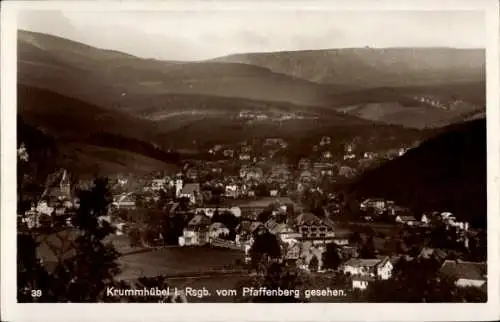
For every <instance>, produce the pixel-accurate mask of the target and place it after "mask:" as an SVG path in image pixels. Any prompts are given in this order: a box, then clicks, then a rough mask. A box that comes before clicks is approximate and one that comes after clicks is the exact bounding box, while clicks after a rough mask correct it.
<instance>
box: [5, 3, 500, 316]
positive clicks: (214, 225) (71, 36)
mask: <svg viewBox="0 0 500 322" xmlns="http://www.w3.org/2000/svg"><path fill="white" fill-rule="evenodd" d="M20 2H22V1H20ZM43 2H44V1H42V2H41V3H42V4H43ZM437 2H439V1H437ZM27 3H29V2H27ZM49 3H54V2H51V1H49ZM104 3H107V5H104V6H103V8H104V9H102V8H99V7H98V6H95V5H94V6H93V5H92V4H89V5H88V8H86V7H85V5H84V4H81V3H80V5H79V6H76V7H71V6H68V5H66V6H64V5H62V4H60V5H59V6H56V5H52V6H49V7H43V8H42V7H40V8H37V6H36V5H34V4H33V5H28V4H26V5H25V6H23V7H20V6H18V8H17V12H16V14H15V19H13V20H9V21H13V23H15V25H14V26H11V27H10V29H11V30H14V32H15V35H13V36H12V37H11V39H14V41H15V42H12V43H9V44H8V45H7V46H12V47H15V49H13V50H15V59H16V61H15V62H12V64H14V65H13V66H14V67H11V69H12V70H13V71H14V73H15V76H12V78H10V79H15V85H12V86H13V87H10V88H13V90H14V91H15V93H10V96H11V97H14V100H13V101H12V102H13V103H12V104H9V107H8V108H9V109H10V110H12V111H13V112H12V113H13V114H15V118H16V119H12V120H10V123H11V124H10V126H12V131H13V133H12V134H10V136H12V138H15V140H14V141H13V142H15V147H16V150H17V155H16V160H15V163H16V164H15V165H12V168H11V170H5V171H11V172H12V173H14V172H15V180H16V182H12V183H11V184H10V185H8V187H9V189H10V190H13V189H14V188H13V187H17V190H16V193H17V200H16V201H12V203H13V205H12V208H9V209H10V210H9V211H8V212H7V211H6V210H5V212H4V209H3V210H2V212H3V213H2V217H4V216H9V217H12V218H14V217H15V218H16V229H15V231H9V234H10V235H12V236H14V235H15V236H16V237H12V244H14V243H15V244H16V245H17V246H16V247H15V257H16V258H17V259H16V262H15V275H16V276H12V281H15V283H16V284H15V286H14V288H15V292H16V294H15V295H14V294H12V298H13V301H14V302H15V303H25V304H26V303H32V304H33V303H40V304H41V303H45V304H46V303H163V304H165V303H231V304H236V303H240V304H241V303H311V304H312V303H328V304H331V303H337V304H339V303H358V304H362V303H406V304H410V303H413V304H415V303H462V304H463V303H482V304H484V305H486V303H487V302H488V300H489V299H490V300H491V297H490V296H492V295H491V292H488V286H491V285H493V284H491V285H490V283H493V282H490V278H491V276H489V275H488V266H489V265H492V263H496V262H491V261H490V260H489V258H490V257H489V256H488V248H489V245H491V244H489V243H488V237H489V236H488V233H487V230H488V229H487V228H488V227H489V226H490V225H491V224H492V223H493V224H494V225H496V227H498V223H497V222H496V221H494V222H492V221H491V220H492V219H491V216H490V217H489V218H490V220H488V213H489V212H491V210H492V209H495V210H496V211H498V207H497V205H495V207H496V208H491V207H492V206H491V207H490V206H489V203H488V201H490V202H491V200H488V196H491V195H490V194H489V193H490V192H489V191H490V189H491V187H492V186H491V187H490V186H489V183H488V182H489V181H488V180H491V179H490V174H491V173H493V174H494V175H498V171H497V170H490V167H491V166H492V165H491V164H492V163H491V159H490V160H489V157H490V155H489V154H488V153H489V151H490V142H493V141H488V140H487V137H488V136H489V135H490V133H489V132H487V126H486V125H487V122H490V120H489V119H488V121H487V117H486V116H487V114H488V115H489V116H488V118H490V114H489V113H490V109H496V108H497V107H498V106H490V104H491V103H490V100H489V98H488V96H487V93H488V95H490V90H489V89H488V91H487V84H488V82H489V81H490V80H489V78H488V81H487V74H488V77H490V71H489V70H488V66H490V65H489V64H490V62H488V64H487V60H488V59H487V48H488V44H489V42H490V39H491V37H490V36H489V35H488V32H487V30H488V19H487V13H486V10H485V9H473V8H472V9H469V10H464V9H458V8H457V9H454V8H453V7H449V8H447V7H443V9H440V10H439V9H432V10H418V9H415V8H413V9H412V7H408V9H405V8H404V7H403V8H399V9H398V10H389V9H384V8H385V7H381V8H376V7H374V6H371V7H368V6H367V7H365V8H363V7H359V8H360V9H359V8H358V9H357V10H350V9H349V8H347V7H346V8H343V7H342V6H340V3H341V1H337V3H339V6H338V7H337V8H336V7H335V6H334V5H330V6H329V7H328V9H327V8H325V9H323V10H321V6H319V5H318V6H316V7H314V8H307V7H306V6H303V7H302V6H300V5H299V4H298V3H294V4H293V5H290V6H288V7H286V6H285V7H284V8H283V9H280V7H279V6H274V7H269V8H267V7H266V5H260V4H257V3H256V2H255V3H253V6H242V7H241V8H239V7H238V6H229V4H228V3H227V2H224V1H214V2H213V3H212V4H210V5H205V6H201V7H199V8H198V9H196V7H193V8H195V9H190V8H189V6H187V5H184V6H182V5H179V4H177V6H173V7H172V8H170V7H168V6H165V7H162V6H158V7H155V6H153V5H152V6H150V7H146V6H144V5H139V6H138V7H137V8H134V7H133V6H127V5H126V2H115V3H112V2H111V3H108V2H104ZM132 3H133V2H132ZM167 3H168V1H167ZM320 3H321V1H320ZM332 3H335V1H332ZM386 3H387V1H386ZM480 3H482V4H483V7H482V8H487V5H486V4H491V3H492V2H491V1H478V2H477V3H476V4H480ZM226 4H227V5H226ZM496 6H497V4H495V5H494V6H493V8H494V9H495V8H496ZM202 7H203V8H202ZM490 7H491V6H490ZM332 8H334V9H332ZM125 9H126V10H125ZM497 10H498V8H497ZM497 13H498V12H497ZM2 20H3V18H2ZM2 28H3V27H2ZM495 32H498V30H497V31H495ZM2 37H3V35H2ZM2 41H4V40H2ZM496 46H498V43H497V45H496ZM3 47H4V43H2V50H3ZM497 50H498V47H497ZM2 55H4V53H3V52H2ZM495 64H496V65H495V66H497V69H498V64H497V63H495ZM2 68H4V66H3V65H2ZM487 71H488V73H487ZM494 73H495V74H496V75H495V76H494V77H496V78H495V81H497V82H498V75H497V74H498V70H496V71H494ZM491 77H493V76H491ZM2 81H3V80H2ZM494 90H495V91H498V85H497V86H496V89H494ZM5 93H9V92H5ZM2 94H4V90H3V89H2ZM491 94H492V95H497V96H498V92H496V94H495V93H491ZM2 96H9V95H2ZM6 99H7V98H6ZM491 102H493V101H491ZM494 102H495V103H498V97H496V98H495V101H494ZM487 105H488V107H487ZM487 109H488V113H487V112H486V111H487ZM2 113H4V105H3V102H2ZM495 113H496V112H495ZM495 115H497V114H495ZM498 121H499V120H498V117H497V119H495V120H494V123H491V124H493V125H492V126H498ZM2 122H3V123H2V126H3V128H2V136H4V130H6V128H5V127H4V125H5V123H4V121H3V120H2ZM14 123H15V124H14ZM489 124H490V123H488V131H490V125H489ZM491 129H492V130H494V129H493V128H491ZM3 142H4V140H2V143H3ZM487 142H488V144H487ZM494 143H495V144H497V149H498V141H495V142H494ZM11 144H14V143H11ZM494 153H497V152H494ZM495 155H496V154H495ZM2 158H4V153H3V150H2ZM496 163H498V160H496ZM4 165H5V162H4V161H3V160H2V167H4ZM498 165H499V164H496V165H495V167H498ZM13 169H15V171H14V170H13ZM487 170H488V171H487ZM490 171H493V172H491V173H489V172H490ZM12 176H14V174H12ZM2 179H3V180H5V176H4V170H2ZM2 187H4V185H2ZM2 194H3V189H2ZM493 194H494V196H496V197H495V198H497V197H498V191H497V192H493ZM2 198H3V197H2ZM14 203H15V204H14ZM497 203H498V202H497ZM14 212H15V213H14ZM490 215H494V216H497V217H498V213H495V214H491V213H490ZM2 219H3V218H2ZM497 219H498V218H495V220H497ZM12 220H13V219H12ZM2 231H3V232H4V233H5V230H4V229H2ZM490 231H491V230H490ZM494 237H495V238H497V235H495V236H494ZM497 239H498V238H497ZM495 242H498V240H496V241H495ZM2 250H3V248H2ZM497 251H498V249H497ZM13 253H14V251H13ZM2 259H3V257H2ZM12 262H14V258H12ZM13 265H14V264H13ZM495 270H496V271H497V273H498V267H494V268H493V270H492V271H491V272H495ZM12 283H14V282H12ZM494 283H497V282H496V280H495V281H494ZM497 286H498V285H497V284H494V287H497ZM14 298H15V300H14ZM496 298H497V297H495V299H496ZM490 303H491V301H490ZM301 307H303V306H301ZM167 310H168V309H167ZM183 310H184V311H185V309H183ZM365 313H368V312H365Z"/></svg>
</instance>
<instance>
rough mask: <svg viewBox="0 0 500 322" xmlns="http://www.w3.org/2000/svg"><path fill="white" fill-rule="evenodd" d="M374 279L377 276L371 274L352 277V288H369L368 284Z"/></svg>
mask: <svg viewBox="0 0 500 322" xmlns="http://www.w3.org/2000/svg"><path fill="white" fill-rule="evenodd" d="M374 280H375V278H374V277H372V276H369V275H355V276H353V277H352V288H353V289H358V290H362V291H364V290H366V289H367V288H368V284H369V283H370V282H372V281H374Z"/></svg>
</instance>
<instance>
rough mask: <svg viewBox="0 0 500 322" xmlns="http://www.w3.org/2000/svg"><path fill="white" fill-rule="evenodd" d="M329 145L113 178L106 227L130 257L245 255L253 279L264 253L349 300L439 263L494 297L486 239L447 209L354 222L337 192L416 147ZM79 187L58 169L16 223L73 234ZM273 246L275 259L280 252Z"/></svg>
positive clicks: (274, 143) (378, 203) (243, 152)
mask: <svg viewBox="0 0 500 322" xmlns="http://www.w3.org/2000/svg"><path fill="white" fill-rule="evenodd" d="M331 144H332V139H331V138H330V137H327V136H325V137H322V138H321V139H320V140H319V141H318V142H317V143H316V144H314V145H313V146H312V147H311V153H310V154H309V156H308V157H307V158H305V157H301V158H299V159H298V161H297V162H296V163H291V162H289V160H288V159H287V158H286V156H287V153H286V152H287V148H288V143H287V142H286V141H285V140H283V139H280V138H269V139H266V140H264V141H263V142H257V143H256V142H253V143H248V142H243V143H241V144H239V145H237V146H222V145H216V146H213V147H211V148H209V149H208V151H206V152H207V154H208V155H210V156H211V160H208V161H207V160H203V161H200V160H186V162H184V164H183V166H182V167H180V168H179V169H178V170H176V171H174V172H171V173H152V174H150V175H148V176H137V175H133V174H120V175H118V176H116V177H112V178H110V190H111V192H112V195H113V198H112V199H113V200H112V204H111V206H110V207H109V214H108V215H107V216H102V217H100V218H99V219H100V220H101V221H106V222H108V223H109V224H111V226H113V227H114V229H115V235H116V239H117V240H121V241H122V244H126V245H125V246H123V248H124V249H126V250H127V251H128V252H134V251H137V250H141V251H142V250H144V249H159V248H163V247H170V248H172V247H174V248H176V249H178V252H179V253H182V252H183V251H189V249H193V248H203V247H205V248H206V247H211V248H217V249H219V248H220V249H228V250H231V252H236V253H238V254H241V260H238V261H237V262H235V263H233V265H232V267H233V269H236V267H238V269H240V268H244V269H248V270H250V271H252V270H255V265H254V264H255V263H254V262H255V254H256V253H259V252H260V254H259V255H260V257H259V256H258V257H259V259H260V260H262V259H264V260H266V261H279V262H286V263H293V265H295V266H296V267H298V268H299V269H300V270H302V271H304V272H307V273H310V274H323V275H325V276H329V275H339V274H340V275H343V276H347V277H348V281H349V288H350V289H351V290H355V291H360V292H363V291H364V290H366V289H367V288H368V287H369V285H370V283H372V282H374V281H377V280H390V279H391V278H392V277H393V276H394V275H395V274H396V269H397V263H398V262H399V261H402V260H404V261H406V262H409V263H412V262H413V263H415V264H414V265H419V264H418V263H419V259H422V258H425V259H428V258H433V259H435V260H436V261H438V262H439V265H440V269H439V272H440V274H443V275H445V276H447V277H448V278H452V279H453V280H454V282H455V285H457V286H464V287H471V286H472V287H475V288H478V289H481V290H483V291H484V292H486V264H485V261H486V254H485V248H486V247H485V245H486V238H485V232H484V231H483V230H480V229H476V228H474V227H470V225H469V223H467V222H462V221H460V220H458V219H457V218H456V217H455V216H454V215H453V214H452V213H450V212H449V211H447V210H446V209H436V210H434V211H430V212H425V213H413V212H412V211H410V209H408V208H406V207H402V206H400V205H398V204H397V203H396V202H394V201H391V200H384V199H380V198H375V197H374V198H365V199H363V200H359V201H356V202H357V203H356V205H355V207H354V208H355V209H354V210H353V209H352V207H348V206H347V202H346V200H344V197H343V195H342V193H340V192H339V191H336V190H335V183H336V182H340V181H342V180H346V179H349V178H352V177H354V176H356V174H358V173H360V172H362V171H363V170H364V169H366V168H369V167H370V166H373V165H374V164H377V163H378V162H383V160H387V159H392V158H396V157H399V156H402V155H403V154H404V153H405V152H406V150H407V149H408V148H409V147H394V148H392V149H390V150H388V151H385V152H380V151H360V150H358V149H357V148H356V144H355V143H353V142H348V143H346V144H345V145H344V146H343V151H342V153H338V150H336V151H337V152H336V151H333V150H331V149H329V147H330V146H331ZM256 146H259V147H260V148H261V149H259V153H256V152H255V150H256V149H255V147H256ZM71 177H72V176H71V173H69V172H68V171H67V170H65V169H61V171H60V173H58V177H57V178H58V180H57V182H56V183H55V184H52V185H51V186H47V188H46V189H45V191H44V193H43V194H42V196H41V197H40V200H39V202H38V203H37V204H33V206H32V208H31V209H30V210H29V211H27V212H26V213H25V214H19V215H18V216H19V220H18V222H19V229H20V230H28V231H41V232H44V233H50V232H52V231H58V230H62V229H71V227H72V214H74V212H75V209H77V208H78V198H76V197H75V186H76V185H77V184H78V185H82V184H83V185H84V184H85V183H76V182H73V181H72V179H71ZM270 237H272V238H271V239H269V238H270ZM274 241H276V245H277V246H276V247H277V249H278V250H274V249H271V248H273V247H274V246H273V245H272V244H273V243H274ZM263 243H264V244H265V245H266V246H264V247H262V244H263ZM257 244H258V245H259V246H257ZM266 247H269V249H266ZM205 248H204V249H205ZM257 248H259V249H257ZM121 252H122V253H123V254H124V253H126V251H123V250H121ZM42 260H43V259H42ZM226 266H227V265H226ZM230 266H231V265H228V267H229V268H230ZM200 271H203V267H201V268H200ZM207 271H208V269H207Z"/></svg>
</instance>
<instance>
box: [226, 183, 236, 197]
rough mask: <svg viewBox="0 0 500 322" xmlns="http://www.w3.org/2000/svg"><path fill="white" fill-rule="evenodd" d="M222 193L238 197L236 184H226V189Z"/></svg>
mask: <svg viewBox="0 0 500 322" xmlns="http://www.w3.org/2000/svg"><path fill="white" fill-rule="evenodd" d="M224 195H225V196H226V197H229V198H235V199H236V198H238V185H235V184H228V185H226V191H225V194H224Z"/></svg>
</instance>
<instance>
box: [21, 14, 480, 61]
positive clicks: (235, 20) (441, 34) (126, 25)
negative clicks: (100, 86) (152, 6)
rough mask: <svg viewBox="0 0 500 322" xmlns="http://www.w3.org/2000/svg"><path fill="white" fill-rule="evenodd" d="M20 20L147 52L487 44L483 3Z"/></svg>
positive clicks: (215, 53) (171, 56)
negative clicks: (449, 7) (475, 6)
mask: <svg viewBox="0 0 500 322" xmlns="http://www.w3.org/2000/svg"><path fill="white" fill-rule="evenodd" d="M18 27H19V28H20V29H24V30H30V31H36V32H42V33H48V34H52V35H56V36H60V37H64V38H69V39H72V40H76V41H80V42H83V43H86V44H88V45H91V46H95V47H99V48H105V49H113V50H118V51H123V52H126V53H129V54H132V55H136V56H139V57H144V58H154V59H163V60H185V61H192V60H203V59H210V58H214V57H219V56H224V55H228V54H234V53H246V52H272V51H282V50H314V49H326V48H346V47H365V46H370V47H456V48H485V47H486V41H487V40H486V27H485V16H484V12H480V11H274V12H272V11H264V10H262V11H248V10H247V11H113V12H109V11H107V12H98V11H96V12H89V11H87V12H84V11H65V12H61V11H23V12H21V13H20V14H19V15H18Z"/></svg>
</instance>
